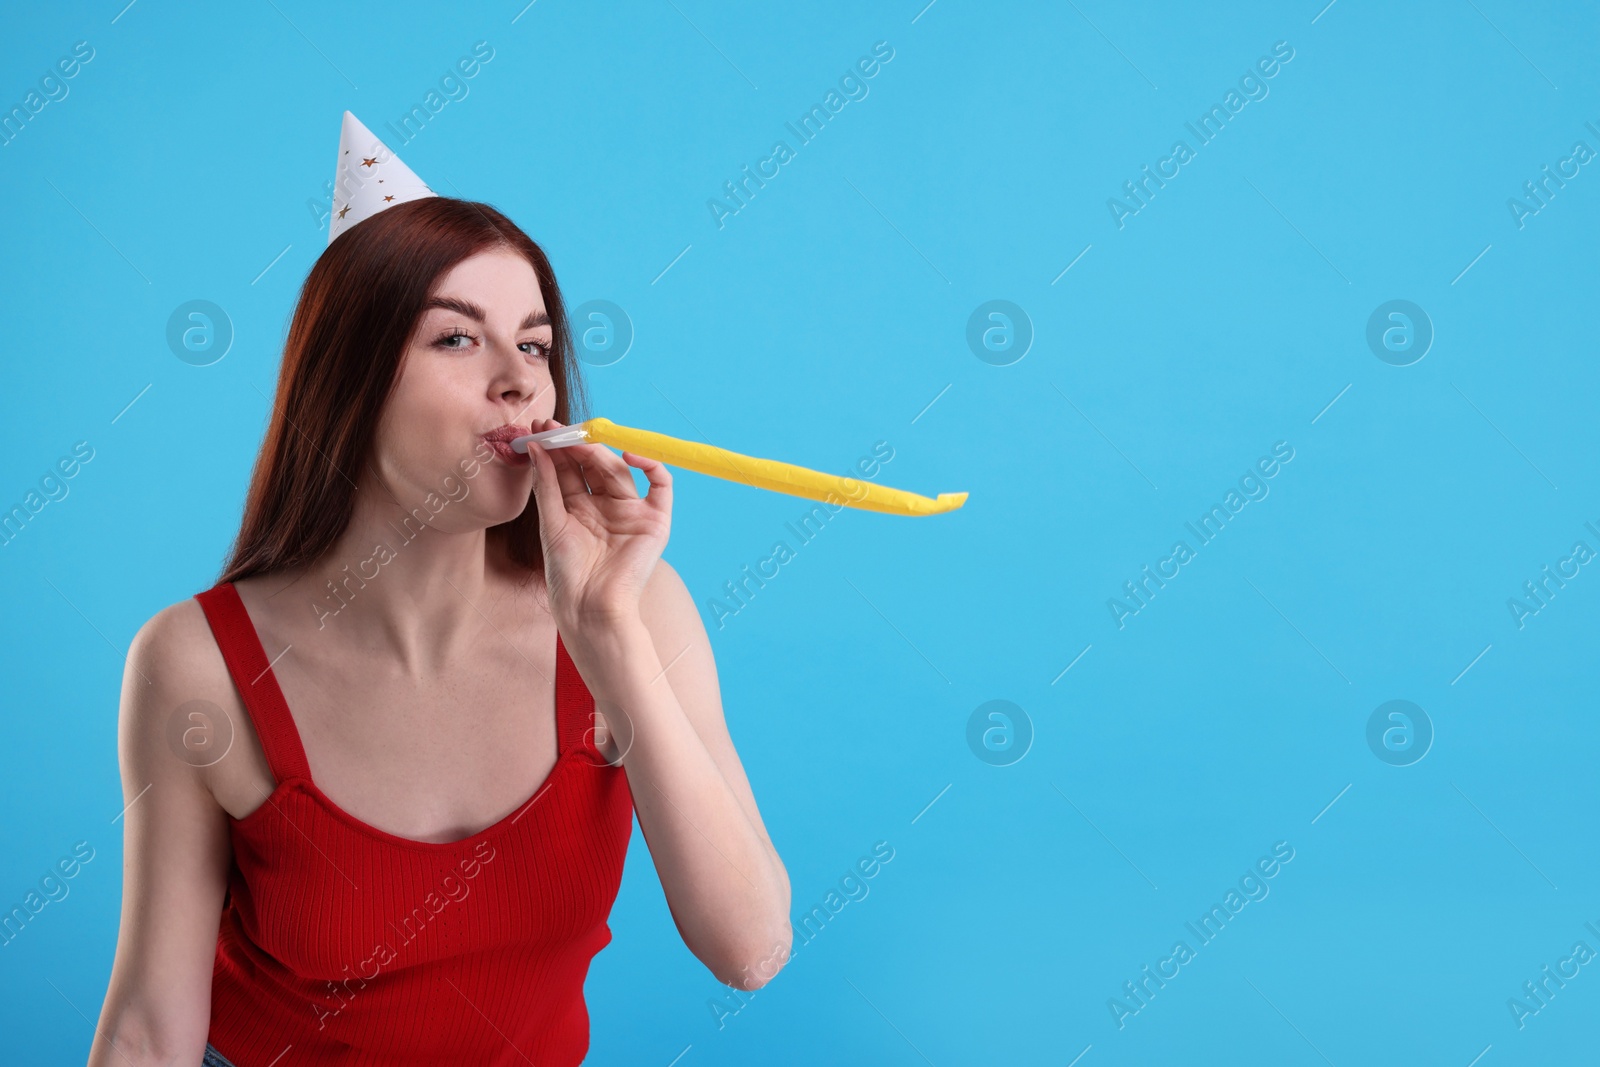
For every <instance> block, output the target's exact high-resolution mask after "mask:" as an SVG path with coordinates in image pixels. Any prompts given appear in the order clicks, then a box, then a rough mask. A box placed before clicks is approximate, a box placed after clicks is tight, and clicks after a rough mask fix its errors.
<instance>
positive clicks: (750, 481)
mask: <svg viewBox="0 0 1600 1067" xmlns="http://www.w3.org/2000/svg"><path fill="white" fill-rule="evenodd" d="M534 443H538V444H539V445H541V446H543V447H544V448H546V449H551V448H565V447H567V446H569V445H581V444H588V445H596V444H598V445H610V446H612V447H613V448H620V449H622V450H623V451H625V452H632V453H634V454H635V455H640V456H644V457H645V458H647V459H654V460H658V461H660V462H662V463H666V464H668V465H669V466H673V467H683V468H684V469H686V470H692V471H698V472H699V473H701V474H709V475H711V476H712V477H714V478H725V479H727V480H728V481H730V482H739V483H740V484H742V485H752V486H755V487H756V488H757V489H769V490H771V491H773V492H775V493H788V494H789V495H791V496H801V497H805V498H807V499H809V500H822V501H827V502H829V503H835V504H842V505H844V506H846V507H852V508H861V509H862V510H864V511H881V512H884V513H885V514H888V515H937V514H939V513H941V512H945V511H954V510H955V509H956V508H959V507H960V506H961V505H962V504H965V503H966V502H967V494H966V493H940V494H939V495H938V497H936V498H935V497H926V496H920V495H918V494H916V493H908V492H906V491H905V490H904V489H891V488H889V487H888V486H886V485H876V484H874V483H872V482H864V481H861V480H859V479H855V478H842V477H840V476H838V475H836V474H824V473H823V472H821V471H814V470H810V469H809V468H806V467H798V466H795V465H794V464H792V463H779V462H778V461H777V460H775V459H761V458H759V457H756V456H746V455H741V454H740V453H738V452H729V451H728V450H727V449H725V448H718V447H716V446H715V445H704V444H699V443H698V442H695V441H684V440H682V439H680V438H677V437H669V436H667V435H666V434H664V433H656V432H654V431H652V430H638V429H635V428H633V427H632V426H619V425H618V424H616V423H614V422H612V421H611V420H610V419H601V418H594V419H588V420H586V421H584V422H580V423H576V424H574V425H572V426H558V427H556V428H555V429H553V430H543V431H541V432H539V433H531V434H527V435H525V436H522V437H514V438H512V440H511V447H512V448H513V449H515V450H516V451H518V452H526V451H528V448H529V447H530V446H531V445H533V444H534Z"/></svg>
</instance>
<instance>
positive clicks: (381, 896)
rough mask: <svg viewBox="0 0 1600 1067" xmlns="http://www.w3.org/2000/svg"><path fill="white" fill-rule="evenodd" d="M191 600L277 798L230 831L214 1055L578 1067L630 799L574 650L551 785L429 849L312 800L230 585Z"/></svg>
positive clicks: (298, 1064)
mask: <svg viewBox="0 0 1600 1067" xmlns="http://www.w3.org/2000/svg"><path fill="white" fill-rule="evenodd" d="M195 599H196V600H198V601H199V602H200V606H201V607H202V608H203V609H204V611H205V614H206V619H207V620H208V621H209V622H210V624H211V631H212V633H213V635H215V637H216V641H217V646H218V647H219V648H220V649H221V650H222V656H223V659H224V660H225V661H226V663H227V665H228V672H229V674H230V675H232V678H233V682H234V684H235V686H237V687H238V690H239V693H240V695H241V697H242V698H243V701H244V705H245V708H246V709H247V710H248V712H249V715H250V720H251V722H252V723H253V724H254V725H255V730H256V734H257V735H258V736H259V737H260V739H261V747H262V748H263V749H264V750H265V753H266V758H267V763H268V765H269V766H270V767H271V769H272V775H273V779H274V781H275V782H276V783H277V784H276V787H275V788H274V790H273V792H272V794H271V795H270V796H269V797H268V798H267V799H266V801H264V802H263V803H262V805H261V806H260V807H259V808H257V809H256V810H254V811H252V812H251V813H250V814H248V815H246V816H245V817H244V818H243V819H232V818H230V819H229V832H230V836H231V838H232V841H233V855H234V863H233V866H232V868H231V869H230V871H229V874H228V888H227V894H226V896H225V897H224V901H223V908H222V924H221V929H220V930H219V932H218V935H217V954H216V962H215V968H214V971H213V975H212V984H211V1029H210V1033H209V1040H210V1042H211V1044H212V1045H213V1046H215V1047H216V1049H217V1051H218V1052H220V1053H222V1054H223V1055H224V1056H226V1057H227V1058H228V1059H229V1060H231V1061H232V1062H234V1063H237V1064H240V1065H243V1064H258V1065H261V1067H265V1065H267V1064H277V1065H278V1067H287V1065H291V1064H292V1065H294V1067H314V1065H323V1064H327V1065H333V1064H343V1065H352V1067H353V1065H363V1064H374V1065H376V1064H384V1065H388V1067H422V1065H435V1064H438V1065H443V1064H450V1065H452V1067H454V1065H459V1064H467V1063H470V1064H491V1065H501V1064H504V1065H507V1067H509V1065H512V1064H516V1065H519V1067H525V1065H526V1064H528V1063H530V1062H532V1063H536V1064H539V1067H551V1065H556V1064H577V1063H580V1062H581V1061H582V1060H583V1057H584V1054H585V1053H586V1052H587V1051H588V1048H589V1012H588V1008H587V1006H586V1005H585V1003H584V999H583V983H584V979H585V977H586V976H587V974H588V970H589V963H590V961H591V960H592V959H593V957H594V955H595V953H597V952H599V951H600V950H601V949H602V948H604V947H605V946H606V945H607V944H608V943H609V942H610V940H611V928H610V926H609V925H608V924H607V922H606V919H607V916H609V914H610V912H611V905H612V903H613V902H614V901H615V900H616V896H617V891H618V889H619V888H620V887H621V882H622V865H623V859H624V857H625V856H626V853H627V849H628V839H629V836H630V834H631V831H632V826H633V796H632V794H631V793H630V791H629V789H628V780H627V775H626V773H625V772H624V771H623V769H622V768H621V767H610V766H607V765H606V763H605V761H604V759H603V758H602V757H601V755H600V753H599V751H598V750H597V749H596V748H595V747H594V744H593V734H592V730H591V729H590V728H589V724H590V722H591V721H592V720H591V718H590V714H591V712H592V711H593V709H594V697H593V696H592V695H591V694H590V692H589V690H588V688H587V687H586V686H585V685H584V683H583V679H582V677H581V676H580V675H579V674H578V670H577V667H576V666H575V665H574V664H573V662H572V660H571V658H570V657H569V656H568V655H567V650H566V648H565V646H564V645H563V644H562V643H561V638H560V635H559V634H558V635H557V637H556V679H555V691H556V723H557V736H558V738H559V754H558V756H557V759H556V765H555V768H554V769H553V770H552V771H551V772H550V775H549V777H548V778H546V779H545V781H544V782H543V783H542V784H541V785H540V787H539V788H538V789H537V790H535V792H534V794H533V795H532V796H531V797H529V798H528V799H527V800H526V801H525V802H524V803H523V804H521V805H519V806H518V807H517V808H516V810H515V811H513V812H512V813H511V814H509V815H507V816H506V817H505V818H503V819H501V820H500V821H499V822H497V823H495V824H494V825H493V826H490V827H487V828H485V829H483V830H480V831H479V832H478V833H475V834H473V835H472V836H471V837H467V838H463V839H462V840H459V841H452V842H448V843H439V842H427V841H414V840H411V839H408V838H403V837H397V836H395V835H393V834H390V833H387V832H385V831H383V830H379V829H377V828H376V827H373V826H369V825H367V824H366V823H364V822H361V821H360V820H358V819H356V818H355V817H354V816H352V815H350V814H349V813H348V812H345V811H344V810H342V809H341V808H339V807H338V806H337V805H335V804H334V803H333V801H331V800H329V799H328V798H327V796H325V795H324V794H323V793H322V791H321V790H320V789H318V788H317V786H316V784H315V783H314V782H312V780H311V774H310V770H309V768H308V766H307V763H306V757H305V751H304V749H303V748H302V747H301V744H300V735H299V732H298V731H297V730H296V729H295V725H294V718H293V716H291V715H290V713H289V708H288V705H287V704H285V702H284V699H283V693H282V691H281V690H280V689H279V688H278V682H277V679H276V678H275V677H274V675H273V673H272V669H271V666H270V664H269V661H268V658H267V654H266V651H265V649H263V647H262V645H261V639H260V637H259V636H258V635H257V633H256V630H255V626H254V624H253V623H252V622H251V621H250V615H249V613H248V612H247V611H246V610H245V606H244V602H243V601H242V600H241V599H240V598H239V593H238V591H237V590H236V589H235V588H234V587H233V583H232V582H224V583H220V584H218V585H217V586H215V587H213V588H211V589H209V590H207V591H206V592H203V593H200V594H197V595H196V597H195ZM286 1053H287V1055H285V1054H286Z"/></svg>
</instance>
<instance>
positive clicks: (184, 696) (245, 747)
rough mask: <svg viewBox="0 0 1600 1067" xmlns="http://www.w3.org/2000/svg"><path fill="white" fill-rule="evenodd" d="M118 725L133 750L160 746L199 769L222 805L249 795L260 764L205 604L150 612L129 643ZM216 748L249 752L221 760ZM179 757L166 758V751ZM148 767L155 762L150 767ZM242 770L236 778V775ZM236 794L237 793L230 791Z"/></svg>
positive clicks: (190, 601) (162, 755)
mask: <svg viewBox="0 0 1600 1067" xmlns="http://www.w3.org/2000/svg"><path fill="white" fill-rule="evenodd" d="M120 719H121V725H120V732H121V734H122V737H123V743H124V745H125V746H126V747H127V748H128V750H129V751H130V752H132V751H136V750H143V751H146V752H151V753H152V754H156V753H158V754H159V755H158V756H157V759H159V762H160V764H161V765H167V766H170V767H171V769H172V770H173V771H174V772H177V771H178V770H179V765H187V766H188V767H191V768H196V769H198V770H199V771H200V776H201V780H202V781H203V782H204V783H205V785H206V786H207V788H208V789H209V790H210V791H211V793H212V795H213V797H215V798H216V799H217V800H218V802H219V803H221V805H222V806H223V807H224V808H227V809H229V810H230V811H231V812H232V813H233V814H235V815H236V816H237V814H238V812H237V811H236V810H234V809H239V808H241V807H242V806H243V805H244V804H245V803H247V802H248V793H249V788H248V787H249V786H251V785H252V784H254V783H253V782H252V781H251V779H259V778H260V777H261V768H262V767H264V766H265V761H264V758H263V757H262V756H261V754H260V750H259V748H260V746H259V742H258V741H257V740H256V738H255V731H254V729H253V725H252V723H251V721H250V717H249V713H248V712H247V711H246V709H245V707H244V703H243V701H242V699H241V698H240V696H239V690H238V687H237V686H235V685H234V681H233V676H232V675H231V674H230V673H229V671H228V665H227V662H226V661H225V660H224V659H223V656H222V650H221V648H220V647H219V646H218V645H217V641H216V637H215V635H214V634H213V633H212V630H211V624H210V622H209V620H208V619H207V617H206V614H205V610H204V608H202V607H201V605H200V601H199V600H197V599H196V598H195V597H193V596H190V597H186V598H184V599H183V600H179V601H176V602H174V603H172V604H168V605H167V606H166V607H164V608H162V609H161V610H160V611H157V612H156V613H155V614H154V615H152V616H150V618H149V619H148V620H146V622H145V623H144V625H143V626H141V627H140V628H139V631H138V633H136V634H135V635H134V638H133V641H132V642H131V644H130V645H129V647H128V657H127V666H126V669H125V671H124V674H123V699H122V707H121V711H120ZM217 748H220V749H221V750H222V753H223V754H226V752H227V751H228V750H229V749H234V750H238V751H240V752H241V753H242V754H243V755H244V756H245V757H246V758H244V759H242V760H241V759H234V760H222V759H220V757H219V756H216V755H214V750H215V749H217ZM173 756H175V757H177V759H176V760H175V761H170V762H169V757H173ZM151 769H153V768H151ZM239 776H243V777H242V779H240V781H238V782H237V783H235V782H234V781H233V779H234V778H238V777H239ZM235 793H238V794H240V795H239V796H235V795H234V794H235Z"/></svg>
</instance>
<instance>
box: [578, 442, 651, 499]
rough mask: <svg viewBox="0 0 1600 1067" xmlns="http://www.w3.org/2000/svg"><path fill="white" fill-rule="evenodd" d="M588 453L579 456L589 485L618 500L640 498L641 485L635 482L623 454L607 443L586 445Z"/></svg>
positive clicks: (598, 491) (596, 490)
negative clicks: (612, 449)
mask: <svg viewBox="0 0 1600 1067" xmlns="http://www.w3.org/2000/svg"><path fill="white" fill-rule="evenodd" d="M584 447H585V449H586V450H588V451H587V452H586V454H584V455H580V456H578V457H577V460H578V462H579V463H580V464H582V466H583V475H584V477H585V478H587V479H588V480H589V487H590V488H591V489H592V490H594V491H595V492H597V493H604V494H605V495H606V496H610V497H615V498H616V499H618V500H638V499H639V487H638V486H636V485H634V484H633V473H632V472H631V471H630V470H628V464H627V463H625V462H623V459H622V457H621V456H619V455H617V454H616V453H615V452H613V451H611V449H610V448H609V447H607V446H606V445H586V446H584Z"/></svg>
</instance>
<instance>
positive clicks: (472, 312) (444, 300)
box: [422, 296, 550, 330]
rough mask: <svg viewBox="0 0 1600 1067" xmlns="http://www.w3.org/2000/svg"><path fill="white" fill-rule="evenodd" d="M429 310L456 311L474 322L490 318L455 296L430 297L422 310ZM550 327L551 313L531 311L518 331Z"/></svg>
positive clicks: (478, 308) (479, 308)
mask: <svg viewBox="0 0 1600 1067" xmlns="http://www.w3.org/2000/svg"><path fill="white" fill-rule="evenodd" d="M429 308H443V309H444V310H445V311H454V312H455V313H456V314H458V315H465V316H466V317H467V318H469V319H472V320H473V321H474V322H483V321H484V320H485V319H487V318H488V316H487V315H485V314H484V313H483V308H481V307H479V306H478V305H477V304H474V303H473V302H472V301H470V300H459V299H457V298H456V297H453V296H434V297H429V298H428V302H427V303H426V304H423V305H422V309H423V310H424V311H426V310H428V309H429ZM548 325H550V313H549V312H548V311H530V312H528V313H527V315H525V316H523V319H522V325H520V326H518V327H517V329H519V330H531V329H533V328H534V327H535V326H548Z"/></svg>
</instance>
